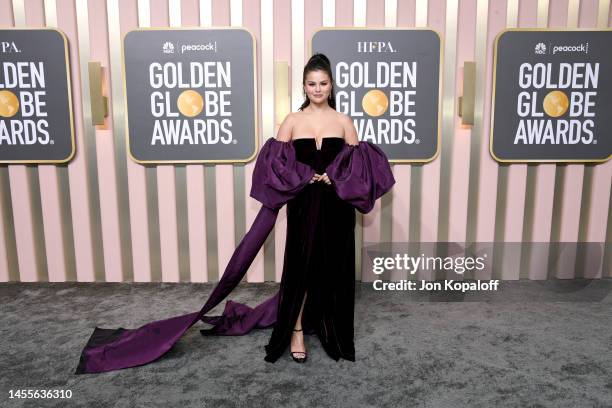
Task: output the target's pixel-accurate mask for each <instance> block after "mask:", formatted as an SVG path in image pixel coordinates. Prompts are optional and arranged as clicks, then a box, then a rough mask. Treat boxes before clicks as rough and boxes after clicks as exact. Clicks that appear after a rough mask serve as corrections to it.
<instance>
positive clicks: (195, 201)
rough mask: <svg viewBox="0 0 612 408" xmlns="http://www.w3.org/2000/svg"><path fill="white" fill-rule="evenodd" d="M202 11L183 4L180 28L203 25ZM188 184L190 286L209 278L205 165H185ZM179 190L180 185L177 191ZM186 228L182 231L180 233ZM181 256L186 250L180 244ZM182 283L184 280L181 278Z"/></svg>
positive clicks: (189, 3) (195, 5) (194, 1)
mask: <svg viewBox="0 0 612 408" xmlns="http://www.w3.org/2000/svg"><path fill="white" fill-rule="evenodd" d="M200 14H201V10H200V8H199V7H198V0H190V1H183V3H182V5H181V25H182V26H183V27H198V26H199V25H200ZM185 173H186V174H185V177H186V182H185V185H184V186H183V188H184V189H185V190H186V191H185V197H186V205H187V209H186V216H183V217H181V216H180V210H179V221H180V220H181V218H182V219H184V220H185V221H186V222H187V225H184V226H181V225H179V232H180V231H186V232H187V237H186V239H187V240H188V248H189V254H188V259H187V260H186V262H187V269H188V272H189V274H188V276H187V277H186V278H185V280H188V281H191V282H205V281H206V277H207V270H206V269H207V263H208V253H207V250H206V245H207V244H206V205H205V203H206V196H205V194H204V192H205V186H204V165H203V164H195V163H192V164H185ZM178 188H179V186H178V185H177V189H178ZM181 228H183V229H181ZM179 240H180V237H179ZM179 251H180V253H181V256H184V253H185V249H184V247H183V246H182V245H181V244H179ZM181 279H183V277H181Z"/></svg>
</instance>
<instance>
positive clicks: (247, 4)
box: [240, 0, 274, 282]
mask: <svg viewBox="0 0 612 408" xmlns="http://www.w3.org/2000/svg"><path fill="white" fill-rule="evenodd" d="M243 7H244V9H243V15H244V20H243V22H242V25H243V26H244V27H245V28H247V29H248V30H249V31H250V32H251V33H252V34H253V35H254V36H255V44H256V45H255V67H256V74H257V76H256V77H255V78H256V84H255V86H256V98H257V112H256V118H257V120H256V130H255V132H256V136H257V144H258V146H262V123H261V122H262V120H260V119H259V118H262V116H263V112H264V109H263V107H262V99H263V96H262V93H263V92H264V89H263V79H262V78H263V74H262V68H261V67H262V62H263V61H262V53H263V47H264V44H263V38H262V32H261V27H262V25H261V7H262V5H261V1H248V0H244V4H243ZM273 61H274V59H273V58H270V59H269V60H268V62H269V63H272V62H273ZM270 117H273V116H270ZM254 168H255V160H252V161H250V162H249V163H246V164H245V166H244V188H243V190H242V194H243V197H244V201H245V202H244V223H245V224H244V227H245V230H248V229H249V228H250V227H251V225H252V224H253V221H254V220H255V217H256V216H257V212H258V211H259V208H260V206H261V204H260V203H259V202H258V201H257V200H255V199H252V198H250V191H251V182H252V178H253V169H254ZM240 237H241V238H242V236H240ZM245 279H246V280H247V281H248V282H263V281H264V258H263V249H260V250H259V252H258V253H257V255H256V256H255V259H254V260H253V263H252V264H251V266H250V268H249V270H248V271H247V274H246V277H245Z"/></svg>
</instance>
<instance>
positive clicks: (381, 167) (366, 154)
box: [326, 142, 395, 214]
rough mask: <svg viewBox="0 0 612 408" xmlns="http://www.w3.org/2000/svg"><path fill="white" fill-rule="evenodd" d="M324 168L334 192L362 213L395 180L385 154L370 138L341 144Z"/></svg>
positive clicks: (369, 207) (369, 208) (366, 210)
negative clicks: (367, 140)
mask: <svg viewBox="0 0 612 408" xmlns="http://www.w3.org/2000/svg"><path fill="white" fill-rule="evenodd" d="M326 172H327V176H328V177H329V178H330V180H331V181H332V184H333V186H334V188H335V190H336V193H337V194H338V196H339V197H340V198H341V199H343V200H344V201H347V202H349V203H350V204H351V205H353V207H355V208H357V210H359V212H361V213H363V214H366V213H368V212H370V211H371V210H372V208H374V202H375V201H376V199H377V198H379V197H380V196H382V195H383V194H385V193H386V192H387V191H389V190H390V189H391V187H392V186H393V184H395V178H394V177H393V173H392V171H391V166H390V165H389V160H388V159H387V156H386V155H385V153H384V152H383V151H382V150H381V149H380V148H379V147H378V146H376V145H374V144H372V143H370V142H359V144H357V145H348V144H345V145H344V146H343V148H342V150H341V151H340V152H339V153H338V155H337V156H336V158H335V159H334V161H333V162H332V163H331V164H330V165H329V166H327V168H326Z"/></svg>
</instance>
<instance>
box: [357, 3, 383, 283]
mask: <svg viewBox="0 0 612 408" xmlns="http://www.w3.org/2000/svg"><path fill="white" fill-rule="evenodd" d="M362 4H363V7H365V10H364V11H362V10H361V9H360V7H361V5H362ZM354 10H355V13H356V15H357V14H363V15H364V17H365V19H366V20H365V23H364V25H365V26H367V27H372V28H374V27H382V26H384V22H385V5H384V2H383V1H382V0H368V1H367V2H363V3H359V5H358V3H355V8H354ZM389 197H390V195H389V196H386V199H388V198H389ZM381 212H382V200H381V199H379V200H376V203H375V205H374V208H373V209H372V211H370V212H369V213H368V214H364V215H363V219H362V222H363V245H362V246H363V247H364V248H365V246H366V244H367V243H370V244H379V243H380V240H381V233H382V231H381V226H382V216H381ZM361 253H362V258H361V259H362V262H361V269H362V271H361V280H362V281H364V282H372V281H374V280H375V279H385V280H388V279H389V276H387V275H388V274H384V275H381V276H378V275H376V274H374V273H373V272H372V264H371V262H370V259H369V257H364V255H365V251H361Z"/></svg>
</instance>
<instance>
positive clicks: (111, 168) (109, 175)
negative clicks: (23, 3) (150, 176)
mask: <svg viewBox="0 0 612 408" xmlns="http://www.w3.org/2000/svg"><path fill="white" fill-rule="evenodd" d="M77 13H78V14H79V16H80V18H81V20H80V21H79V22H78V23H79V41H83V36H84V35H86V36H87V40H88V41H89V43H88V46H87V47H86V48H87V49H88V50H89V52H88V55H81V59H82V63H83V61H84V64H85V67H81V72H82V74H83V75H86V76H87V79H88V80H89V67H88V62H89V61H97V62H99V63H100V65H101V70H102V73H101V79H102V86H101V87H102V93H103V94H106V90H105V89H104V88H105V86H104V84H105V83H107V82H108V81H107V80H106V75H107V74H108V69H107V67H108V49H107V47H108V41H107V32H106V31H107V30H106V27H107V24H106V8H105V3H104V1H103V0H102V1H101V0H94V1H89V2H83V3H81V4H80V5H77ZM90 15H91V16H96V17H97V16H100V17H97V18H89V17H88V16H90ZM85 93H86V94H87V98H88V99H89V98H90V95H89V86H88V87H87V89H86V91H85ZM89 105H90V106H91V101H89ZM108 120H112V118H111V119H108ZM108 120H107V121H105V122H106V123H105V124H103V125H100V126H97V127H96V126H94V125H93V124H92V123H91V110H90V109H88V115H87V117H86V120H85V122H84V126H85V128H86V129H89V132H90V133H91V137H92V141H91V143H93V144H95V152H96V164H97V166H96V167H97V168H96V171H97V173H96V175H97V177H98V187H99V189H98V197H99V206H100V220H101V222H100V228H101V235H102V243H103V256H104V266H105V270H104V280H105V281H106V282H122V281H125V280H126V277H125V271H124V266H125V263H124V262H123V258H124V257H123V256H122V254H123V253H124V252H125V251H124V250H123V249H124V248H122V244H121V233H120V231H121V226H120V213H119V207H118V195H117V184H118V183H117V182H118V179H117V177H116V172H115V157H114V156H115V154H114V150H115V147H114V139H113V133H112V131H111V130H109V129H108V126H107V125H108V124H109V122H108ZM129 245H130V247H131V242H130V243H129ZM126 263H127V264H129V262H126Z"/></svg>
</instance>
